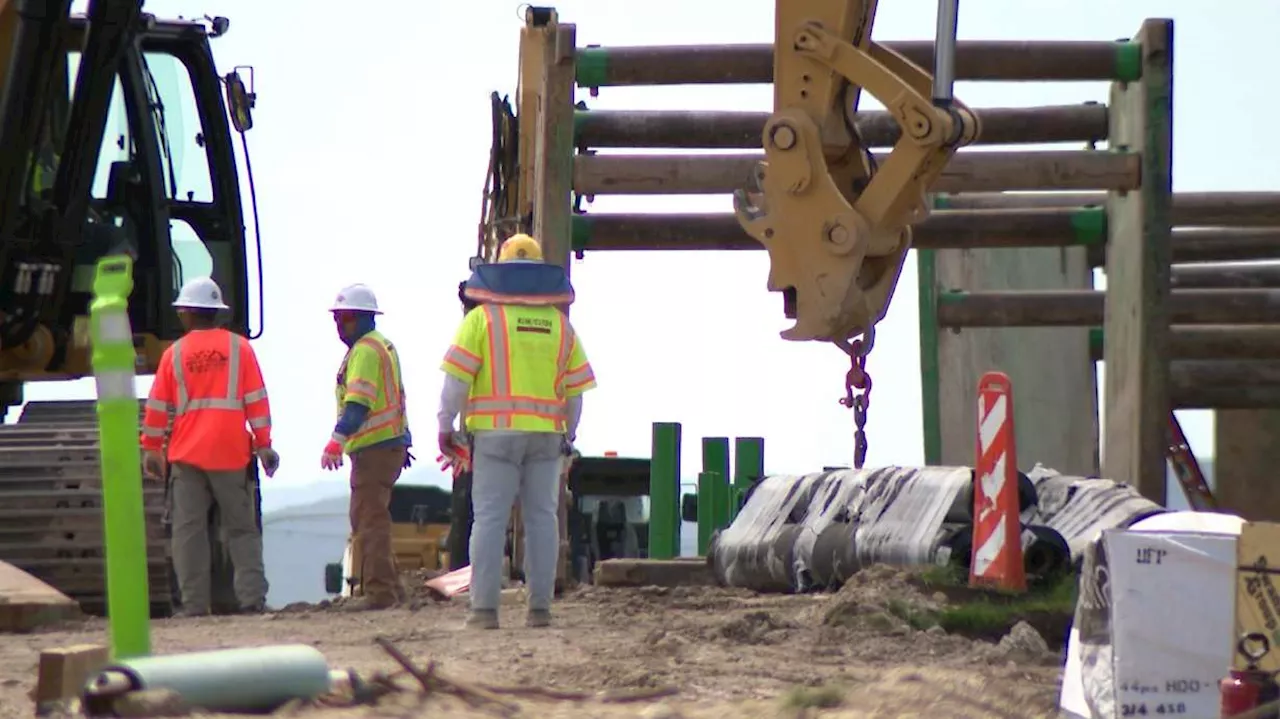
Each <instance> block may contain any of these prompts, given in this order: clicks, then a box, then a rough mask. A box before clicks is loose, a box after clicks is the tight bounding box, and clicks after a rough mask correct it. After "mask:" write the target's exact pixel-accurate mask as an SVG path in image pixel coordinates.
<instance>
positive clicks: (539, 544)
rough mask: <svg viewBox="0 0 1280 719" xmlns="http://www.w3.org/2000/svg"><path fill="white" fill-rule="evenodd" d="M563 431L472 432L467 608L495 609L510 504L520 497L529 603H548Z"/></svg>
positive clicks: (552, 579)
mask: <svg viewBox="0 0 1280 719" xmlns="http://www.w3.org/2000/svg"><path fill="white" fill-rule="evenodd" d="M563 441H564V436H563V435H560V434H555V433H552V432H511V431H481V432H476V434H475V444H474V448H473V457H472V479H471V511H472V516H473V520H472V526H471V608H472V609H473V610H496V609H497V608H498V604H499V602H500V601H501V592H502V556H503V549H504V548H505V547H506V543H507V523H508V522H509V521H510V520H511V507H512V506H513V505H514V504H515V501H516V498H517V497H519V499H520V516H521V518H522V520H523V521H524V546H525V549H524V577H525V582H526V584H527V586H528V590H529V609H550V608H551V598H552V596H553V595H554V593H555V585H556V561H557V559H558V557H559V553H560V525H559V522H558V521H557V516H556V513H557V509H558V508H559V504H560V468H561V462H562V461H563V460H564V457H563V454H562V448H563V444H562V443H563Z"/></svg>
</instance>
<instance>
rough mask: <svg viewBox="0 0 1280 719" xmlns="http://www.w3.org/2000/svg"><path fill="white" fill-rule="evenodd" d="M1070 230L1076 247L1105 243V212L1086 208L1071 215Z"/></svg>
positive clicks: (1099, 208) (1095, 208)
mask: <svg viewBox="0 0 1280 719" xmlns="http://www.w3.org/2000/svg"><path fill="white" fill-rule="evenodd" d="M1071 230H1072V231H1073V232H1074V233H1075V243H1076V244H1077V245H1083V246H1088V245H1102V244H1106V241H1107V211H1106V210H1105V209H1104V208H1101V207H1086V208H1084V209H1082V210H1078V211H1077V212H1075V213H1073V214H1072V215H1071Z"/></svg>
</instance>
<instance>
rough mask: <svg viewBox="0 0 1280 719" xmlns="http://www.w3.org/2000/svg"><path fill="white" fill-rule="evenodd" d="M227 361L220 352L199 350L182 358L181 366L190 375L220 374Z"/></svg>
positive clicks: (223, 353) (224, 354)
mask: <svg viewBox="0 0 1280 719" xmlns="http://www.w3.org/2000/svg"><path fill="white" fill-rule="evenodd" d="M227 359H228V358H227V355H226V353H225V352H223V351H222V350H200V351H199V352H191V353H188V354H187V356H186V357H183V360H182V366H183V367H184V368H185V369H186V370H187V371H188V372H190V373H192V374H204V373H205V372H221V371H223V370H225V369H226V367H227Z"/></svg>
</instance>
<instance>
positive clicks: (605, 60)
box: [574, 47, 609, 87]
mask: <svg viewBox="0 0 1280 719" xmlns="http://www.w3.org/2000/svg"><path fill="white" fill-rule="evenodd" d="M574 70H575V71H574V75H575V78H574V79H575V81H576V82H577V83H578V87H602V86H604V85H607V84H609V51H607V50H605V49H604V48H602V47H584V48H582V49H580V50H578V57H577V63H576V65H575V68H574Z"/></svg>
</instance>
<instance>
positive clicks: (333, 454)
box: [320, 439, 342, 471]
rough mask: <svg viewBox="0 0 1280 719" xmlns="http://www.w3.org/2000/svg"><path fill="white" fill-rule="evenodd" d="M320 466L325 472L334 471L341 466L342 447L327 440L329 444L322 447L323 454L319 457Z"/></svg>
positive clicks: (336, 442)
mask: <svg viewBox="0 0 1280 719" xmlns="http://www.w3.org/2000/svg"><path fill="white" fill-rule="evenodd" d="M320 466H321V467H323V468H325V469H327V470H330V471H332V470H335V469H337V468H339V467H341V466H342V445H340V444H338V441H337V440H333V439H331V440H329V444H326V445H325V446H324V453H323V454H321V455H320Z"/></svg>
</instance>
